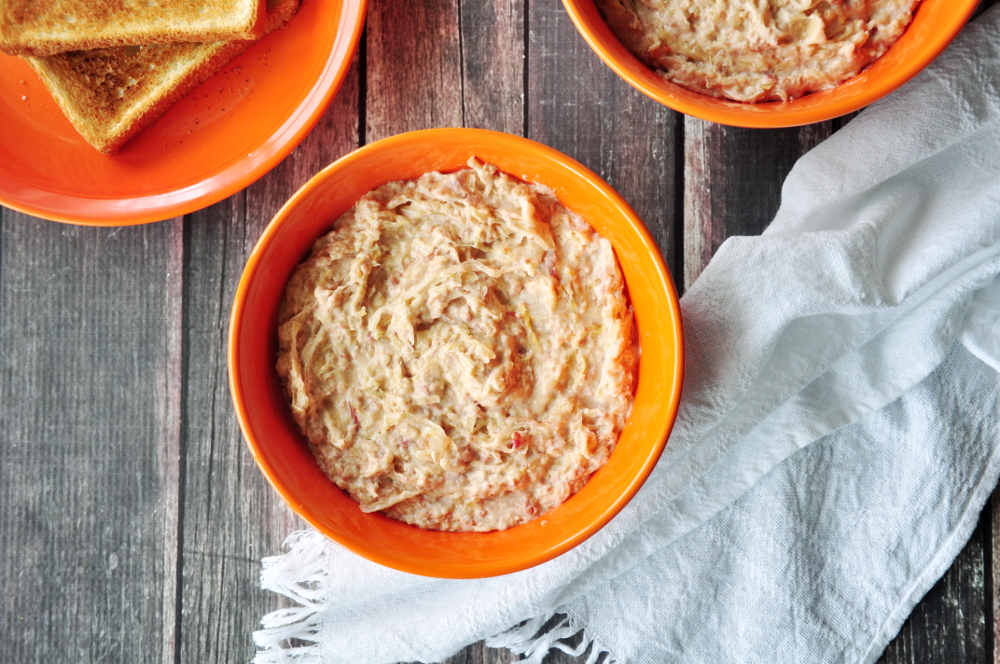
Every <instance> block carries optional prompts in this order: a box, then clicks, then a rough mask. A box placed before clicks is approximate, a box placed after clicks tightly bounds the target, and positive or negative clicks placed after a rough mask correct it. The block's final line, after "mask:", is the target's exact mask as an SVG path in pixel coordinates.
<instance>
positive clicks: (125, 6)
mask: <svg viewBox="0 0 1000 664" xmlns="http://www.w3.org/2000/svg"><path fill="white" fill-rule="evenodd" d="M265 7H266V5H265V2H264V1H263V0H197V1H194V2H193V1H192V0H0V51H3V52H4V53H9V54H11V55H34V56H43V55H52V54H54V53H63V52H66V51H77V50H86V49H95V48H107V47H112V46H137V45H145V44H165V43H171V42H206V41H221V40H226V41H231V40H237V39H257V38H258V37H260V36H261V34H263V31H264V25H265V23H266V10H265Z"/></svg>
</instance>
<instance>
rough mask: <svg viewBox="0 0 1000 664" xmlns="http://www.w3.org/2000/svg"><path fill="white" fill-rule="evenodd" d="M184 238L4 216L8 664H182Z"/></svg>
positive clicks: (168, 232) (2, 643)
mask: <svg viewBox="0 0 1000 664" xmlns="http://www.w3.org/2000/svg"><path fill="white" fill-rule="evenodd" d="M181 237H182V235H181V224H180V222H179V220H173V221H168V222H164V223H161V224H157V225H155V226H146V227H138V228H135V227H133V228H117V229H94V228H80V227H70V226H65V225H60V224H54V223H52V222H48V221H42V220H39V219H33V218H30V217H27V216H25V215H21V214H17V213H14V212H11V211H8V210H4V211H3V213H2V229H0V249H2V256H0V269H2V272H0V275H2V279H0V312H2V318H0V436H2V441H0V487H2V489H0V533H3V549H2V554H0V557H2V570H3V571H2V573H0V578H2V579H3V583H4V592H3V597H2V599H0V621H2V622H0V652H2V653H3V659H4V661H10V662H20V663H24V662H46V663H48V662H95V661H102V660H103V661H111V662H114V661H122V662H124V661H129V662H150V663H153V662H155V663H157V664H162V663H165V662H172V661H173V656H174V650H173V640H174V636H175V635H174V633H173V627H174V607H175V604H176V576H175V562H174V561H175V555H176V544H177V542H176V538H177V523H178V496H177V475H178V468H179V459H180V443H179V414H180V411H179V408H178V405H179V404H178V401H177V395H178V394H179V388H180V383H179V376H180V371H179V369H180V362H181V352H180V351H181V345H180V341H181V339H180V334H179V330H180V324H181V317H180V306H179V305H180V287H181V281H180V279H181V269H180V267H181V263H182V260H183V253H182V242H181Z"/></svg>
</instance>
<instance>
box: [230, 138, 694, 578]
mask: <svg viewBox="0 0 1000 664" xmlns="http://www.w3.org/2000/svg"><path fill="white" fill-rule="evenodd" d="M472 155H475V156H478V157H479V158H481V159H483V160H485V161H487V162H492V163H494V164H496V165H498V166H499V167H500V168H501V169H502V170H504V171H506V172H507V173H510V174H513V175H516V176H517V177H519V178H521V179H522V180H525V181H529V182H534V183H537V184H542V185H545V186H547V187H549V188H550V189H552V190H553V191H554V192H555V193H556V195H557V196H558V197H559V199H560V201H561V202H562V203H563V204H564V205H566V206H567V207H569V208H570V209H572V210H573V211H575V212H577V213H578V214H580V215H581V216H582V217H583V218H584V219H586V220H587V221H588V222H589V223H590V224H591V225H592V226H593V227H594V229H595V230H597V231H598V232H599V233H600V234H601V235H602V236H604V237H606V238H607V239H608V240H610V241H611V243H612V245H613V246H614V248H615V251H616V253H617V255H618V260H619V262H620V263H621V267H622V271H623V273H624V277H625V281H626V283H627V286H628V289H629V294H630V297H631V301H632V305H633V307H634V309H635V319H636V324H637V328H638V331H639V339H640V347H641V357H640V361H639V378H638V384H637V392H636V397H635V404H634V406H633V409H632V413H631V415H630V417H629V419H628V422H627V423H626V425H625V429H624V430H623V432H622V435H621V437H620V438H619V441H618V444H617V446H616V448H615V450H614V452H613V453H612V455H611V458H610V460H609V461H608V463H607V464H606V465H605V466H604V467H603V468H601V469H600V470H598V471H597V472H596V473H595V474H594V475H593V476H592V477H591V478H590V481H589V482H588V483H587V484H586V485H585V486H584V487H583V489H581V490H580V491H579V492H578V493H576V494H575V495H574V496H572V497H571V498H570V499H569V500H568V501H566V502H565V503H564V504H562V505H561V506H560V507H558V508H556V509H555V510H552V511H550V512H548V513H546V514H544V515H542V516H540V517H539V518H537V519H535V520H534V521H530V522H528V523H525V524H522V525H519V526H515V527H514V528H511V529H509V530H505V531H499V532H490V533H453V532H434V531H429V530H421V529H419V528H416V527H414V526H410V525H407V524H405V523H403V522H400V521H396V520H393V519H390V518H388V517H385V516H383V515H381V514H365V513H363V512H362V511H361V510H360V508H359V507H358V505H357V503H355V502H354V501H353V500H352V499H351V498H350V497H349V496H348V495H347V494H346V493H344V492H343V491H341V490H340V489H339V488H337V486H336V485H334V484H333V483H332V482H331V481H330V480H328V479H327V478H326V476H325V475H323V473H322V471H321V470H320V469H319V466H318V465H317V464H316V461H315V460H314V458H313V455H312V452H311V451H310V449H309V446H308V444H307V443H306V440H305V438H304V437H303V436H302V435H301V434H300V433H299V430H298V428H297V426H296V425H295V422H294V421H293V420H292V417H291V412H290V409H289V407H288V404H287V401H286V399H285V395H284V392H283V391H282V387H281V384H280V382H279V378H278V375H277V372H276V371H275V368H274V366H275V360H276V353H277V318H278V307H279V304H280V302H281V299H282V296H283V294H284V289H285V283H286V282H287V281H288V279H289V277H290V276H291V273H292V271H293V270H294V268H295V267H296V266H297V265H298V264H299V262H301V261H302V260H303V259H304V258H305V257H306V256H307V255H308V253H309V250H310V249H311V247H312V244H313V242H314V241H315V240H316V239H317V238H318V237H320V236H321V235H323V234H325V233H326V232H328V231H329V230H330V228H331V226H332V225H333V222H334V221H335V220H336V219H337V218H338V217H339V216H340V215H341V214H343V213H344V212H345V211H347V209H348V208H350V207H351V206H352V205H353V204H354V203H355V201H357V200H358V198H360V197H361V196H362V195H363V194H365V193H366V192H368V191H370V190H372V189H374V188H376V187H378V186H380V185H383V184H385V183H387V182H392V181H394V180H408V179H413V178H416V177H419V176H420V175H421V174H423V173H426V172H429V171H434V170H437V171H443V172H448V171H455V170H459V169H461V168H465V167H466V161H468V159H469V157H470V156H472ZM682 374H683V343H682V330H681V319H680V309H679V307H678V301H677V295H676V293H675V291H674V285H673V282H672V281H671V278H670V275H669V274H668V272H667V270H666V267H665V266H664V264H663V260H662V258H661V257H660V252H659V250H658V249H657V247H656V244H655V243H654V242H653V240H652V238H651V237H650V235H649V233H648V232H647V230H646V228H645V227H644V226H643V224H642V222H641V221H640V220H639V218H638V217H637V216H636V214H635V212H633V211H632V209H631V208H630V207H629V206H628V204H627V203H625V201H624V200H622V198H621V196H619V195H618V194H617V193H616V192H615V191H614V190H613V189H612V188H611V187H610V186H608V185H607V184H606V183H605V182H604V181H603V180H601V179H600V178H599V177H598V176H597V175H595V174H594V173H592V172H591V171H589V170H587V169H586V168H585V167H583V166H582V165H580V164H579V163H577V162H575V161H573V160H572V159H570V158H569V157H567V156H565V155H563V154H561V153H559V152H557V151H555V150H553V149H551V148H548V147H546V146H544V145H540V144H538V143H535V142H533V141H529V140H527V139H524V138H521V137H518V136H511V135H509V134H502V133H498V132H492V131H485V130H477V129H430V130H425V131H416V132H411V133H407V134H401V135H398V136H393V137H391V138H387V139H384V140H381V141H378V142H377V143H372V144H371V145H368V146H365V147H363V148H361V149H359V150H356V151H354V152H352V153H351V154H349V155H347V156H345V157H343V158H341V159H339V160H338V161H336V162H334V163H333V164H331V165H330V166H328V167H327V168H325V169H324V170H323V171H321V172H320V173H319V174H318V175H316V176H315V177H313V178H312V179H311V180H310V181H309V182H307V183H306V184H305V185H304V186H303V187H302V188H301V189H300V190H299V191H298V192H297V193H296V194H295V195H294V196H293V197H292V198H291V200H289V201H288V202H287V203H286V204H285V205H284V207H282V208H281V210H280V211H279V212H278V214H277V215H276V216H275V217H274V219H273V220H272V221H271V223H270V225H269V226H268V227H267V229H265V231H264V233H263V235H262V236H261V238H260V240H259V241H258V243H257V246H256V247H255V248H254V250H253V253H252V254H251V255H250V258H249V260H248V261H247V265H246V268H245V270H244V272H243V277H242V279H241V281H240V284H239V288H238V289H237V292H236V300H235V303H234V305H233V310H232V317H231V319H230V328H229V384H230V389H231V391H232V396H233V404H234V406H235V408H236V412H237V416H238V418H239V422H240V426H241V427H242V429H243V435H244V436H245V438H246V441H247V443H248V444H249V446H250V450H251V452H252V454H253V456H254V459H256V461H257V463H258V465H259V466H260V468H261V470H263V471H264V474H265V475H266V476H267V478H268V480H269V481H270V482H271V484H272V485H273V486H274V488H275V489H277V490H278V492H279V493H280V494H281V495H282V496H283V497H284V499H285V500H286V501H287V502H288V504H289V505H290V506H291V507H292V509H294V510H295V511H296V512H298V514H299V515H300V516H302V517H303V518H304V519H305V520H306V521H308V522H309V523H311V524H312V525H313V526H314V527H316V528H317V529H318V530H319V531H320V532H322V533H324V534H325V535H327V536H328V537H330V538H331V539H333V540H335V541H336V542H338V543H340V544H341V545H343V546H345V547H346V548H348V549H350V550H351V551H353V552H355V553H357V554H359V555H361V556H364V557H365V558H368V559H369V560H373V561H375V562H377V563H381V564H383V565H386V566H388V567H392V568H395V569H398V570H402V571H405V572H411V573H414V574H422V575H425V576H435V577H445V578H478V577H486V576H495V575H499V574H507V573H510V572H516V571H519V570H523V569H526V568H528V567H531V566H533V565H537V564H539V563H541V562H544V561H546V560H549V559H550V558H553V557H555V556H557V555H559V554H561V553H563V552H565V551H567V550H568V549H570V548H571V547H573V546H575V545H577V544H579V543H580V542H582V541H583V540H585V539H586V538H587V537H589V536H591V535H592V534H594V533H595V532H596V531H597V530H598V529H600V528H601V527H602V526H603V525H604V524H606V523H607V522H608V521H609V520H610V519H611V518H612V517H613V516H614V515H615V514H616V513H617V512H618V511H619V510H620V509H621V508H622V507H624V505H625V504H626V503H627V502H628V501H629V500H630V499H631V497H632V496H633V495H634V494H635V492H636V491H638V490H639V487H640V486H641V485H642V483H643V482H644V481H645V479H646V477H647V475H648V474H649V472H650V471H651V470H652V469H653V466H654V465H655V464H656V462H657V460H658V459H659V457H660V453H661V452H662V451H663V446H664V444H665V443H666V439H667V434H668V433H669V432H670V428H671V426H672V425H673V421H674V416H675V414H676V411H677V403H678V400H679V399H680V390H681V378H682Z"/></svg>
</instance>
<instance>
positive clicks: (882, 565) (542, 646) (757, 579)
mask: <svg viewBox="0 0 1000 664" xmlns="http://www.w3.org/2000/svg"><path fill="white" fill-rule="evenodd" d="M682 310H683V316H684V327H685V334H686V342H687V348H686V354H687V367H688V374H687V377H686V379H685V385H684V398H683V400H682V403H681V408H680V411H679V414H678V418H677V422H676V425H675V427H674V431H673V433H672V435H671V437H670V440H669V442H668V444H667V448H666V451H665V452H664V454H663V457H662V458H661V460H660V463H659V464H658V465H657V467H656V469H655V471H654V472H653V474H652V475H651V476H650V478H649V480H648V481H647V482H646V485H645V486H644V487H643V489H642V490H641V491H640V492H639V493H638V494H637V495H636V497H635V498H634V499H633V500H632V502H631V503H630V504H629V505H628V506H627V507H626V508H625V509H624V510H623V511H622V512H621V514H619V515H618V517H616V518H615V519H614V520H613V521H612V522H611V523H610V524H608V526H606V527H605V528H604V529H603V530H601V531H600V532H598V533H597V534H596V535H595V536H594V537H592V538H591V539H590V540H588V541H586V542H584V543H583V544H582V545H580V546H578V547H577V548H575V549H573V550H572V551H570V552H569V553H566V554H564V555H563V556H560V557H559V558H557V559H555V560H553V561H551V562H549V563H546V564H544V565H540V566H538V567H536V568H533V569H530V570H527V571H524V572H521V573H518V574H512V575H509V576H505V577H499V578H493V579H484V580H474V581H450V580H438V579H427V578H422V577H416V576H411V575H407V574H403V573H400V572H395V571H393V570H389V569H385V568H382V567H380V566H378V565H376V564H374V563H369V562H367V561H365V560H362V559H360V558H358V557H356V556H354V555H353V554H351V553H349V552H347V551H345V550H342V549H341V548H339V547H338V546H336V545H334V544H332V543H331V542H329V541H328V540H326V539H325V538H323V537H322V536H321V535H319V534H317V533H315V532H313V531H306V532H302V533H296V534H294V535H293V536H292V537H290V538H289V543H288V544H289V547H290V550H289V551H288V552H287V553H286V554H284V555H282V556H278V557H275V558H269V559H265V561H264V570H263V572H262V584H263V586H264V587H265V588H269V589H271V590H274V591H276V592H280V593H282V594H285V595H287V596H289V597H291V598H292V599H294V600H296V601H297V602H298V603H299V605H300V606H297V607H295V608H292V609H287V610H283V611H278V612H275V613H272V614H270V615H268V616H266V617H265V618H264V620H263V625H264V629H262V630H261V631H258V632H256V633H255V639H256V641H257V643H258V645H259V646H260V647H261V648H262V650H261V651H260V652H259V653H258V655H257V657H256V659H255V660H254V661H255V662H257V663H258V664H264V663H268V662H279V661H285V659H283V658H286V657H290V656H294V657H296V658H297V659H296V660H295V661H299V662H320V661H322V662H351V663H352V664H357V663H364V662H372V663H378V662H398V661H410V660H420V661H425V662H432V661H438V660H440V659H443V658H445V657H447V656H448V655H451V654H452V653H454V652H455V651H457V650H459V649H461V648H462V647H464V646H466V645H468V644H469V643H472V642H475V641H477V640H480V639H483V638H489V637H492V638H490V640H489V641H488V643H490V644H491V645H495V646H504V647H509V648H512V649H513V650H515V651H516V652H520V653H523V654H526V655H527V656H528V660H529V661H531V662H536V663H537V662H540V661H541V659H542V657H543V656H544V655H545V653H546V652H547V651H548V650H549V649H550V648H551V647H561V648H562V649H564V650H572V649H570V648H568V647H567V646H565V645H564V644H562V643H561V642H560V641H559V640H558V639H561V638H563V637H565V636H568V635H570V634H573V633H574V632H576V631H578V630H579V629H584V630H585V638H584V642H583V644H582V645H581V646H579V647H578V648H577V649H576V650H575V652H582V648H584V647H586V646H587V645H588V644H591V643H592V644H593V647H592V650H591V652H592V657H591V659H596V656H597V654H598V653H599V652H602V651H607V652H609V653H610V655H611V657H612V658H614V659H615V660H618V661H623V662H624V661H628V662H636V663H641V662H662V661H667V658H669V661H678V662H703V661H704V662H746V661H770V662H784V661H788V662H797V661H831V662H832V661H836V662H870V661H874V660H875V659H876V658H877V656H878V654H879V653H880V652H881V650H882V648H884V646H885V644H886V643H887V642H888V640H889V639H890V638H891V637H892V635H893V634H895V632H896V630H898V628H899V625H900V624H901V623H902V621H903V619H905V617H906V615H907V614H908V613H909V611H910V610H911V608H912V606H913V604H914V603H915V602H916V601H917V600H918V599H919V598H920V597H921V596H922V595H923V593H924V592H926V590H927V589H928V588H929V587H930V585H931V584H932V583H933V582H934V580H935V579H936V578H937V577H938V576H940V574H941V573H943V571H944V570H945V569H946V568H947V566H948V565H949V564H950V561H951V560H952V559H953V558H954V556H955V555H956V554H957V552H958V551H959V549H960V548H961V545H962V544H963V543H964V541H965V540H966V539H967V537H968V535H969V533H970V532H971V528H972V527H973V525H974V523H975V520H976V516H977V514H978V512H979V510H980V509H981V508H982V505H983V503H984V501H985V500H986V497H987V496H988V495H989V492H990V491H991V489H992V487H993V485H994V484H995V483H996V480H997V474H998V472H1000V463H998V461H997V456H998V455H997V448H998V446H1000V421H998V416H997V412H998V404H1000V388H998V373H997V372H998V371H1000V333H998V330H1000V8H997V9H994V10H992V11H990V12H988V13H987V14H986V15H984V16H982V17H981V18H980V19H978V20H977V21H976V22H975V23H974V24H972V25H970V26H969V27H967V28H966V29H965V31H963V33H962V34H961V35H960V36H959V39H958V40H956V42H955V43H954V44H953V45H952V46H951V47H950V48H949V49H948V50H947V51H946V52H945V53H944V54H943V55H942V56H941V57H939V58H938V60H937V61H935V62H934V63H933V64H932V65H931V67H929V68H928V69H927V70H926V71H925V72H924V73H922V74H921V75H920V76H918V77H917V78H916V79H915V80H914V81H912V82H911V83H909V84H908V85H906V86H905V87H904V88H902V89H901V90H899V91H898V92H896V93H894V94H893V95H891V96H890V97H888V98H887V99H885V100H883V101H882V102H880V103H878V104H876V105H874V106H873V107H871V108H870V109H868V110H866V111H865V112H864V113H862V114H861V115H860V116H859V117H858V118H856V119H855V120H854V121H852V122H851V123H850V124H849V125H848V126H847V127H845V128H844V129H843V130H841V131H840V132H838V133H837V134H835V135H834V136H833V137H832V138H830V139H829V140H827V141H826V142H824V143H823V144H821V145H820V146H819V147H817V148H816V149H815V150H813V151H812V152H810V153H809V154H807V155H806V156H805V157H803V158H802V159H801V160H800V161H799V162H798V163H797V164H796V166H795V168H794V169H793V170H792V172H791V174H790V175H789V176H788V179H787V181H786V182H785V186H784V189H783V192H782V205H781V208H780V210H779V211H778V214H777V216H776V218H775V220H774V222H773V223H772V224H771V225H770V226H769V227H768V229H767V230H766V231H765V232H764V234H763V235H761V236H760V237H740V238H731V239H729V240H727V241H726V242H725V243H724V244H723V245H722V247H720V249H719V251H718V252H717V254H716V256H715V257H714V258H713V259H712V261H711V263H710V264H709V265H708V267H707V268H706V269H705V271H704V272H703V273H702V275H701V277H700V278H699V279H698V281H697V282H696V283H695V284H694V286H693V287H692V288H691V289H690V290H689V292H688V293H687V294H686V295H685V296H684V298H683V300H682ZM751 487H752V490H751ZM556 613H564V614H566V616H567V618H566V619H565V620H563V621H562V622H555V623H553V621H551V620H549V619H550V618H551V617H552V616H553V615H555V614H556ZM300 642H306V643H305V644H304V645H303V644H301V643H300Z"/></svg>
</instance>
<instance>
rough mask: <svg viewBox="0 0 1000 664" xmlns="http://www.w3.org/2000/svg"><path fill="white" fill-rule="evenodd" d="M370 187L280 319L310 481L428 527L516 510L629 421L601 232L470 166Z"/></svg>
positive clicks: (596, 464)
mask: <svg viewBox="0 0 1000 664" xmlns="http://www.w3.org/2000/svg"><path fill="white" fill-rule="evenodd" d="M469 165H470V166H471V168H470V169H466V170H462V171H459V172H457V173H451V174H448V175H442V174H440V173H428V174H426V175H423V176H422V177H420V178H419V179H417V180H413V181H408V182H393V183H390V184H387V185H385V186H383V187H379V188H378V189H375V190H374V191H372V192H369V193H368V194H366V195H365V196H363V197H362V198H361V200H359V201H358V202H357V204H356V205H355V206H354V207H353V208H351V209H350V210H349V211H348V212H347V213H346V214H344V215H343V216H342V217H341V218H340V219H338V220H337V222H336V223H335V225H334V229H333V231H331V232H330V233H329V234H328V235H326V236H324V237H322V238H320V239H319V240H318V241H317V242H316V244H315V245H314V247H313V251H312V254H311V256H310V257H309V258H308V259H307V260H306V261H305V262H304V263H302V264H301V265H300V266H299V267H298V268H297V269H296V271H295V273H294V275H293V276H292V278H291V280H290V282H289V284H288V287H287V290H286V293H285V300H284V302H283V304H282V308H281V312H280V320H279V324H280V327H279V329H278V341H279V356H278V363H277V368H278V373H279V374H280V375H281V378H282V380H283V382H284V384H285V387H286V389H287V392H288V395H289V397H290V400H291V406H292V411H293V413H294V416H295V419H296V421H297V423H298V425H299V427H300V428H301V429H302V431H303V432H304V433H305V435H306V436H307V438H308V439H309V442H310V445H311V447H312V449H313V452H314V453H315V455H316V458H317V460H318V461H319V464H320V466H321V467H322V469H323V471H324V472H325V473H326V475H327V476H328V477H329V478H330V479H331V480H333V481H334V482H335V483H336V484H337V485H338V486H339V487H340V488H342V489H344V490H345V491H347V492H348V493H349V494H350V495H351V496H352V497H353V498H354V499H355V500H356V501H358V503H360V505H361V509H362V510H364V511H365V512H374V511H378V510H383V511H384V512H385V514H387V515H388V516H390V517H393V518H396V519H400V520H402V521H405V522H407V523H411V524H413V525H416V526H419V527H422V528H428V529H433V530H459V531H488V530H499V529H504V528H509V527H511V526H514V525H517V524H519V523H522V522H525V521H529V520H531V519H533V518H535V517H536V516H538V515H540V514H542V513H544V512H546V511H548V510H550V509H552V508H554V507H556V506H558V505H559V504H561V503H562V502H563V501H565V500H566V499H567V498H569V497H570V496H571V495H572V494H573V493H575V492H576V491H577V490H579V489H580V488H581V487H582V486H583V485H584V483H585V482H586V481H587V479H588V478H589V477H590V475H591V474H592V473H593V472H594V471H596V470H597V469H598V468H600V467H601V466H602V465H603V464H604V463H605V461H607V459H608V457H609V456H610V454H611V451H612V449H613V448H614V446H615V442H616V441H617V439H618V435H619V433H620V432H621V430H622V428H623V426H624V424H625V420H626V418H627V417H628V414H629V411H630V409H631V405H632V392H633V384H634V379H635V372H636V361H637V353H638V347H637V345H636V338H635V331H634V330H635V328H634V323H633V320H632V314H631V309H630V306H629V304H628V302H627V300H626V297H625V289H624V284H623V281H622V277H621V273H620V272H619V269H618V264H617V262H616V260H615V256H614V253H613V251H612V248H611V244H610V243H609V242H608V241H607V240H605V239H603V238H601V237H600V236H598V235H597V234H596V233H595V232H594V231H593V230H592V229H591V228H590V227H589V226H588V225H587V224H586V223H585V222H584V221H583V220H582V219H581V218H580V217H578V216H577V215H575V214H574V213H572V212H570V211H569V210H567V209H566V208H565V207H563V206H562V205H561V204H560V203H559V201H558V200H557V199H556V197H555V196H554V195H553V194H552V192H550V191H548V190H547V189H544V188H542V187H539V186H536V185H532V184H525V183H524V182H521V181H519V180H517V179H515V178H513V177H511V176H509V175H506V174H504V173H502V172H499V171H498V170H497V168H496V167H495V166H492V165H489V164H484V163H482V162H480V161H478V160H476V159H472V160H470V162H469Z"/></svg>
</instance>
